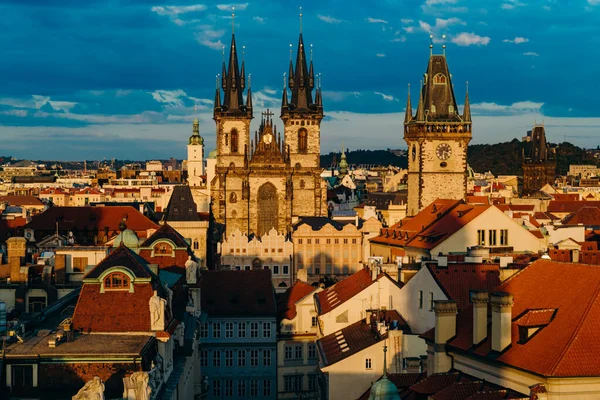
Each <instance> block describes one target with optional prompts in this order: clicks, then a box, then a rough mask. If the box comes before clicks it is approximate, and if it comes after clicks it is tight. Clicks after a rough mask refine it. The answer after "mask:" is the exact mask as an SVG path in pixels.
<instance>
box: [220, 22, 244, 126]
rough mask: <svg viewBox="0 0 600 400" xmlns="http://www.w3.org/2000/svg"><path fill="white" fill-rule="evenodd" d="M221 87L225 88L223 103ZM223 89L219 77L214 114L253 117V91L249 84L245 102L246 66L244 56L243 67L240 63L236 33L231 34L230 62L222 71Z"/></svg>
mask: <svg viewBox="0 0 600 400" xmlns="http://www.w3.org/2000/svg"><path fill="white" fill-rule="evenodd" d="M221 89H222V90H223V94H224V95H223V102H222V103H221ZM221 89H219V85H218V78H217V88H216V92H215V108H214V115H215V116H217V115H238V116H249V117H251V118H252V92H251V89H250V85H248V93H247V95H246V102H245V103H244V89H246V67H245V65H244V59H243V57H242V68H241V69H240V68H239V64H238V51H237V46H236V44H235V34H234V33H232V34H231V46H230V49H229V64H228V65H227V66H226V65H225V60H223V67H222V71H221Z"/></svg>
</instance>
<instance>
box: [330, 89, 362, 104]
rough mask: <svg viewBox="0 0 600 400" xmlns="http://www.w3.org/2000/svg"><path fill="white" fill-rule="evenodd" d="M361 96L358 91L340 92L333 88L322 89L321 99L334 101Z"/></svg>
mask: <svg viewBox="0 0 600 400" xmlns="http://www.w3.org/2000/svg"><path fill="white" fill-rule="evenodd" d="M360 96H362V94H361V93H360V92H342V91H333V90H324V91H323V99H324V100H325V101H326V102H329V101H333V102H336V103H339V102H342V101H346V100H347V99H348V98H359V97H360Z"/></svg>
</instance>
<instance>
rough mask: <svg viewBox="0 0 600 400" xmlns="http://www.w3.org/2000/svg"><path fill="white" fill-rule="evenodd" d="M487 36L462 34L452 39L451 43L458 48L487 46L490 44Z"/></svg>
mask: <svg viewBox="0 0 600 400" xmlns="http://www.w3.org/2000/svg"><path fill="white" fill-rule="evenodd" d="M490 40H491V39H490V38H489V37H488V36H479V35H476V34H474V33H468V32H462V33H459V34H458V35H456V36H454V37H453V38H452V43H454V44H457V45H459V46H487V45H488V44H489V43H490Z"/></svg>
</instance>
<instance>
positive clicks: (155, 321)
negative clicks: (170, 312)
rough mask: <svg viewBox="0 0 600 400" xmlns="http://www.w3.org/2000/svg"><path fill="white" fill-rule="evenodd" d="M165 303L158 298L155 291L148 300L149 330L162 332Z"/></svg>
mask: <svg viewBox="0 0 600 400" xmlns="http://www.w3.org/2000/svg"><path fill="white" fill-rule="evenodd" d="M166 303H167V301H166V300H165V299H163V298H162V297H160V296H158V294H157V292H156V290H155V291H154V296H152V297H151V298H150V301H149V303H148V305H149V306H150V330H152V331H162V330H164V329H165V305H166Z"/></svg>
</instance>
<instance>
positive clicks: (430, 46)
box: [429, 34, 433, 57]
mask: <svg viewBox="0 0 600 400" xmlns="http://www.w3.org/2000/svg"><path fill="white" fill-rule="evenodd" d="M432 55H433V34H430V35H429V56H430V57H431V56H432Z"/></svg>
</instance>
